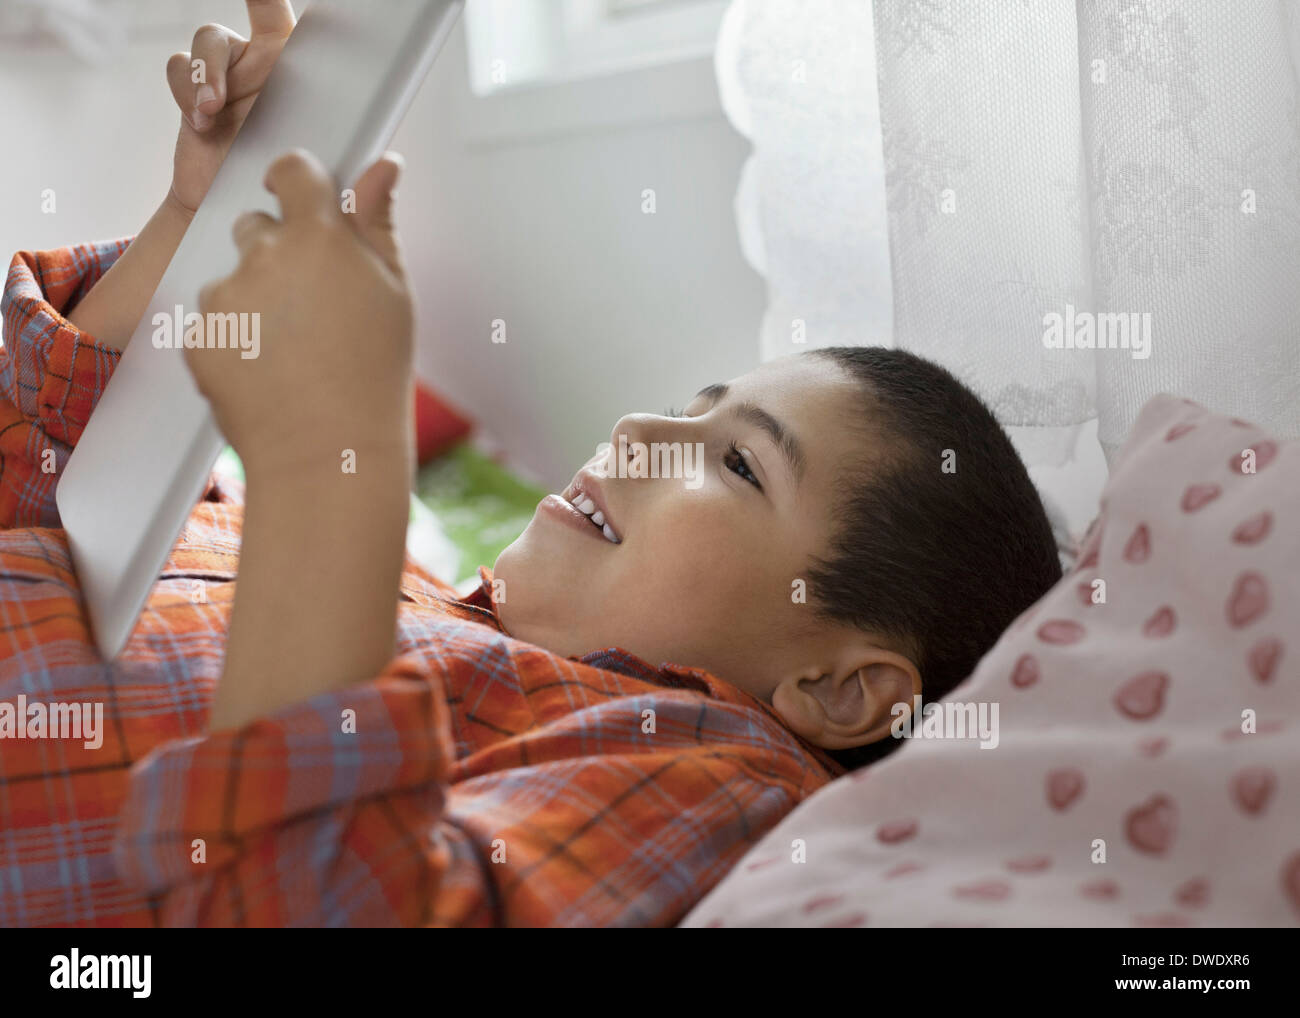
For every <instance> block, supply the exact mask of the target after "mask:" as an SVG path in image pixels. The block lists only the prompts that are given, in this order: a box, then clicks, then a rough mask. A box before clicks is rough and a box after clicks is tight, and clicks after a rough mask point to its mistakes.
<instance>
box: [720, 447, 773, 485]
mask: <svg viewBox="0 0 1300 1018" xmlns="http://www.w3.org/2000/svg"><path fill="white" fill-rule="evenodd" d="M722 462H723V463H725V464H726V465H727V469H728V470H730V471H732V472H733V473H735V474H738V475H740V476H741V477H743V478H744V479H745V480H747V481H748V482H749V483H750V484H752V485H753V486H754V487H755V488H757V489H758V490H759V491H762V490H763V486H762V485H761V484H759V483H758V478H757V477H755V476H754V472H753V471H752V470H750V469H749V464H748V463H746V462H745V457H744V456H743V455H741V452H740V450H739V449H738V448H736V443H735V442H732V443H731V445H730V446H728V447H727V454H726V455H725V456H724V457H723V458H722Z"/></svg>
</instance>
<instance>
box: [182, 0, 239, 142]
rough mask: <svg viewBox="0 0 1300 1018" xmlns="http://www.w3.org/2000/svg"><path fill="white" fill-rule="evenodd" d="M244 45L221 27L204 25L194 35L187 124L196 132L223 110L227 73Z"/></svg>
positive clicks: (191, 50) (236, 36)
mask: <svg viewBox="0 0 1300 1018" xmlns="http://www.w3.org/2000/svg"><path fill="white" fill-rule="evenodd" d="M247 45H248V43H247V42H246V41H245V40H244V39H242V38H241V37H240V36H238V35H236V34H235V33H234V32H232V31H231V30H230V29H228V28H226V27H225V26H224V25H204V26H203V27H202V28H200V29H199V30H198V31H197V32H195V33H194V42H193V43H191V45H190V66H191V68H192V70H191V73H190V81H191V85H190V90H191V91H190V108H191V110H193V115H192V117H191V120H190V122H191V124H193V126H194V129H195V130H196V131H202V130H204V129H206V128H207V126H208V125H209V124H211V123H212V118H213V117H214V116H216V115H217V114H218V113H220V112H221V111H222V110H223V109H224V108H225V106H226V93H227V90H226V70H227V68H229V67H230V65H231V64H233V63H234V62H235V61H236V60H238V59H239V56H240V54H242V53H243V52H244V47H245V46H247ZM182 109H183V107H182Z"/></svg>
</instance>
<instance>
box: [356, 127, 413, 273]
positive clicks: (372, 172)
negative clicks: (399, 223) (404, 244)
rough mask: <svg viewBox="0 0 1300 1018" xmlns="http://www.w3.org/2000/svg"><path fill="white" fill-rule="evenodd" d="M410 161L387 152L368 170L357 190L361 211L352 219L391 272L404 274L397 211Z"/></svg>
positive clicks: (359, 182) (358, 205)
mask: <svg viewBox="0 0 1300 1018" xmlns="http://www.w3.org/2000/svg"><path fill="white" fill-rule="evenodd" d="M405 165H406V161H405V160H404V159H403V158H402V157H401V156H400V155H399V154H398V153H396V152H385V153H384V154H383V155H382V156H380V157H379V159H377V160H375V162H373V163H371V164H370V165H369V166H368V167H366V171H365V172H364V173H362V174H361V177H360V178H359V179H358V180H357V183H356V187H354V188H353V190H354V191H355V192H356V196H357V212H356V215H355V216H349V217H348V218H349V219H351V220H352V221H353V225H354V226H355V227H356V229H357V232H358V233H360V234H361V236H362V237H363V238H364V239H365V241H366V242H367V243H368V244H369V245H370V246H371V247H372V248H374V250H375V253H376V254H378V255H379V256H380V257H381V258H382V259H383V260H384V262H385V263H386V264H387V265H388V267H389V268H390V269H392V270H393V271H394V272H397V271H400V264H401V262H400V258H399V256H398V249H397V231H396V224H395V222H394V210H395V205H396V198H397V191H396V188H397V181H398V180H399V179H400V177H401V175H402V169H403V167H404V166H405Z"/></svg>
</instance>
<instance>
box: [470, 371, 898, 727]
mask: <svg viewBox="0 0 1300 1018" xmlns="http://www.w3.org/2000/svg"><path fill="white" fill-rule="evenodd" d="M863 406H864V401H863V396H862V393H861V390H860V389H859V387H858V386H857V385H856V384H855V383H854V382H853V381H852V380H851V379H850V378H849V377H848V376H847V375H846V374H845V373H843V372H842V371H841V370H840V368H839V367H838V366H836V365H835V364H834V363H833V362H830V361H828V360H824V359H822V358H818V357H808V356H796V357H789V358H785V359H783V360H780V361H775V362H772V363H769V364H765V365H763V366H762V367H760V368H758V369H756V370H754V371H751V372H750V373H749V374H746V375H743V376H741V377H740V378H737V379H735V380H733V381H731V382H728V383H727V384H726V385H725V386H713V387H710V388H709V389H706V390H704V391H703V392H702V393H701V394H700V395H697V396H696V397H695V398H694V399H692V400H691V402H690V403H689V404H688V405H687V406H686V407H685V408H684V416H682V417H676V418H675V417H667V416H660V415H657V414H630V415H628V416H626V417H624V418H622V419H621V420H620V421H618V423H617V424H616V425H615V426H614V431H613V433H612V435H611V436H610V443H611V447H610V448H609V449H608V450H606V451H604V452H603V453H601V454H599V455H598V456H596V457H593V459H592V460H591V461H590V462H589V463H588V464H587V465H586V466H585V467H584V468H583V470H582V471H580V472H579V473H578V474H577V475H576V476H575V478H574V481H573V482H571V483H570V485H569V487H568V488H566V489H565V492H563V493H561V494H560V495H549V496H547V498H546V499H545V500H544V501H543V502H542V503H541V505H539V506H538V509H537V512H536V514H535V515H534V516H533V519H532V521H531V522H530V524H529V525H528V529H527V530H525V531H524V533H523V534H522V535H521V536H520V537H519V539H518V540H517V541H515V542H514V543H513V544H512V545H510V547H508V548H507V549H506V550H505V551H503V552H502V553H501V556H500V557H499V558H498V559H497V562H496V565H495V577H496V578H497V579H498V580H500V581H503V586H502V587H501V588H500V590H499V593H498V604H497V609H498V613H499V616H500V618H501V621H502V623H503V625H504V626H505V628H506V630H507V632H509V633H510V635H512V636H514V637H516V638H518V639H522V640H527V641H529V642H531V643H535V644H538V645H539V646H542V647H545V648H546V649H548V650H550V651H552V652H554V653H556V654H560V655H563V656H580V655H583V654H587V653H590V652H591V651H595V650H601V649H604V648H607V647H621V648H623V649H625V650H627V651H630V652H631V653H633V654H635V655H636V656H638V657H640V658H642V659H643V660H645V661H647V662H648V663H650V664H651V665H656V666H657V665H659V664H661V663H663V662H672V663H675V664H680V665H686V666H690V667H698V668H703V669H705V670H707V671H709V672H711V673H713V674H714V675H716V676H718V677H719V678H722V679H724V680H725V681H727V682H730V683H731V684H733V685H735V686H739V687H740V688H741V689H744V690H745V691H747V692H749V693H750V694H752V695H753V696H756V697H758V698H759V699H762V700H766V701H768V702H769V703H771V702H773V694H774V692H776V691H777V689H778V687H779V686H780V685H781V684H782V683H787V684H788V683H789V682H791V681H793V682H794V683H795V687H796V688H797V687H798V686H799V681H800V679H807V680H808V682H809V683H812V682H813V681H814V680H816V679H817V678H818V677H819V676H823V675H826V676H831V675H835V674H836V673H844V672H845V671H846V670H847V672H849V673H852V672H853V670H854V669H855V668H856V667H858V659H857V658H856V657H855V656H854V655H855V654H856V653H857V652H858V651H860V650H862V649H863V647H864V638H863V637H862V634H860V633H857V632H856V631H854V630H848V629H845V628H843V627H834V626H828V625H827V624H826V623H824V622H820V621H818V620H815V619H814V616H813V606H812V595H811V592H810V591H806V590H804V589H803V588H804V587H805V584H806V580H807V573H806V571H807V567H808V564H809V562H810V561H811V560H812V558H813V557H814V556H827V555H828V554H829V542H830V535H831V534H832V533H833V528H832V512H833V508H834V506H835V504H836V498H835V496H836V495H837V494H842V492H841V491H840V486H842V485H843V484H844V483H845V478H846V477H847V476H848V475H850V474H852V473H853V472H854V471H855V470H856V471H861V470H862V469H864V468H865V464H868V463H869V462H870V456H869V453H870V450H869V448H865V447H866V446H868V445H869V444H870V442H869V440H867V439H864V437H863V436H864V435H865V434H869V432H868V431H867V429H865V428H864V425H863V421H862V414H863V412H864V411H863ZM623 442H625V443H626V453H625V454H624V456H623V457H622V463H623V467H622V469H621V470H620V445H621V443H623ZM638 443H641V444H642V447H643V448H646V449H648V450H651V451H653V450H654V449H655V446H654V443H678V444H679V446H680V447H682V448H683V449H685V448H686V447H687V446H689V447H690V450H691V455H690V458H689V459H686V458H682V459H681V460H679V461H678V463H679V464H680V465H681V466H683V467H685V466H687V465H689V467H690V468H691V472H690V474H689V476H685V477H683V476H675V477H669V478H663V477H645V476H641V477H634V476H620V473H622V474H624V475H628V474H633V473H635V472H636V467H635V462H636V461H635V451H636V449H637V444H638ZM696 443H700V444H701V445H702V453H703V458H702V461H700V460H699V459H698V457H697V456H696V455H695V453H696V451H697V450H698V449H699V448H700V447H699V446H697V445H696ZM733 446H734V451H733ZM653 458H657V457H647V460H648V459H653ZM643 462H646V461H643ZM682 472H685V471H684V470H681V471H679V473H682ZM592 474H594V475H595V476H594V477H593V476H592ZM602 475H603V476H602ZM859 476H860V475H859ZM575 487H576V488H580V489H582V492H583V494H582V495H577V494H574V491H575ZM566 495H567V496H571V497H572V499H573V502H574V503H576V504H577V508H575V507H574V506H573V505H571V504H570V503H569V502H568V501H566V499H565V497H564V496H566ZM587 496H590V497H591V502H592V503H595V505H596V506H598V507H603V513H602V515H603V517H604V520H605V523H606V524H607V526H608V527H609V528H611V532H612V536H614V537H616V538H617V541H618V543H613V542H612V541H611V540H609V539H608V538H607V537H606V535H605V534H604V533H603V532H602V529H601V528H598V527H597V526H596V525H595V524H593V523H592V522H591V521H590V520H589V519H586V518H584V517H583V514H582V513H581V512H580V511H579V510H580V509H587V510H588V511H589V512H590V511H591V503H589V502H588V501H587ZM799 581H805V582H799ZM502 595H503V596H502ZM861 663H862V665H863V666H864V667H865V665H866V664H867V663H868V662H867V659H866V658H863V659H862V662H861ZM832 685H833V686H834V688H833V689H829V688H827V689H823V690H822V693H821V695H819V699H821V700H823V701H826V702H825V703H824V704H823V706H824V707H825V708H826V709H827V710H832V709H833V708H837V707H842V708H843V710H844V711H847V712H850V713H851V712H852V711H853V710H855V709H856V710H858V711H859V712H861V711H862V710H865V709H866V708H867V706H868V705H865V704H862V703H857V704H856V707H855V706H854V705H853V704H849V703H847V699H853V698H855V697H856V698H858V699H861V694H860V693H858V692H856V691H855V689H854V688H853V687H854V683H852V682H850V683H847V684H842V683H840V682H838V681H836V682H834V683H832ZM894 685H896V686H897V687H898V688H897V690H894V691H893V692H892V693H891V695H894V694H895V693H896V694H897V697H898V698H899V699H902V700H904V701H910V697H911V685H912V683H911V681H910V679H906V681H904V680H902V679H900V680H899V681H898V682H895V683H894ZM803 688H804V689H805V690H807V689H809V688H812V687H810V686H804V687H803ZM836 698H839V699H844V700H846V702H845V703H843V704H838V703H836V702H834V701H835V700H836ZM867 699H870V697H869V696H868V697H867ZM891 702H893V701H891ZM783 704H784V705H785V709H790V710H794V709H795V707H793V706H791V701H789V698H788V697H786V696H784V695H783V696H780V697H778V700H777V706H778V707H779V708H780V707H782V705H783ZM783 713H784V710H783ZM792 727H794V728H796V730H798V725H797V724H792ZM831 748H838V747H831Z"/></svg>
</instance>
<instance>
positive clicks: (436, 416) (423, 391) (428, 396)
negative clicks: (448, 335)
mask: <svg viewBox="0 0 1300 1018" xmlns="http://www.w3.org/2000/svg"><path fill="white" fill-rule="evenodd" d="M473 427H474V425H473V424H472V423H471V422H470V421H469V420H468V419H467V418H465V417H462V416H461V415H460V414H459V413H458V412H457V411H456V410H454V409H452V408H451V406H449V405H448V404H447V403H446V402H445V401H444V400H443V399H442V397H440V396H438V395H437V394H436V393H434V391H433V390H432V389H430V388H429V387H428V386H426V385H425V384H424V383H423V382H421V381H419V380H418V379H417V380H416V383H415V446H416V460H417V462H418V463H419V464H420V465H421V466H423V465H424V464H425V463H428V462H429V460H431V459H433V458H434V457H435V456H440V455H441V454H442V453H444V452H446V451H447V450H448V449H450V448H451V447H452V446H453V445H455V444H456V443H457V442H459V441H460V440H461V439H462V438H464V437H465V436H466V435H468V434H469V433H470V431H471V430H472V429H473Z"/></svg>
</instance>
